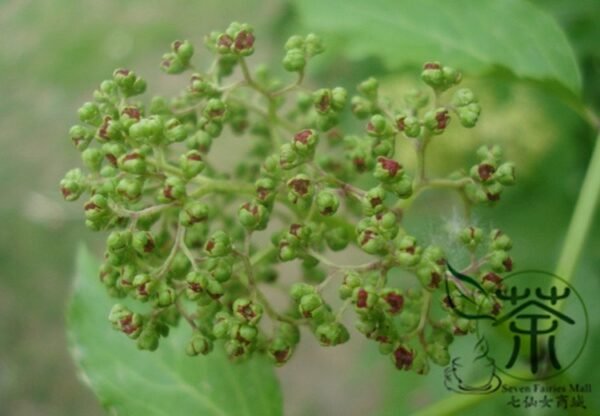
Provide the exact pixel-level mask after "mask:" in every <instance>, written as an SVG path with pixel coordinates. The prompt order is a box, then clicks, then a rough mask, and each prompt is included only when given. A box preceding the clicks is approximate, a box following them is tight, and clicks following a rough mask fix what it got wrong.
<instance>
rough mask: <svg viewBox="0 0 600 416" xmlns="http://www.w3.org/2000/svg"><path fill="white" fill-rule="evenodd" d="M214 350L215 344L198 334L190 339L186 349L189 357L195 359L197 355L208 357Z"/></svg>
mask: <svg viewBox="0 0 600 416" xmlns="http://www.w3.org/2000/svg"><path fill="white" fill-rule="evenodd" d="M212 349H213V342H212V341H211V340H210V338H207V337H205V336H204V335H201V334H196V335H194V336H193V337H192V339H190V342H189V343H188V344H187V346H186V347H185V352H186V354H187V355H189V356H191V357H194V356H196V355H200V354H202V355H207V354H208V353H210V352H211V351H212Z"/></svg>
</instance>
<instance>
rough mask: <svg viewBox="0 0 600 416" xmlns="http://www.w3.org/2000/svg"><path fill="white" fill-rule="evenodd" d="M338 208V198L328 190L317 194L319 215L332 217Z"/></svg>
mask: <svg viewBox="0 0 600 416" xmlns="http://www.w3.org/2000/svg"><path fill="white" fill-rule="evenodd" d="M339 206H340V200H339V198H338V196H337V195H336V194H335V193H334V192H332V191H329V190H324V191H321V192H319V193H318V194H317V209H318V210H319V212H320V213H321V215H325V216H327V215H333V214H335V213H336V212H337V210H338V208H339Z"/></svg>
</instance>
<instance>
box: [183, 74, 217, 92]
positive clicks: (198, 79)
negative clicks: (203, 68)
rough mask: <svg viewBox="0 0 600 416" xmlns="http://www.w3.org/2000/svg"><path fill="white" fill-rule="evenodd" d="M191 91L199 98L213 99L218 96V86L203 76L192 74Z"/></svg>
mask: <svg viewBox="0 0 600 416" xmlns="http://www.w3.org/2000/svg"><path fill="white" fill-rule="evenodd" d="M189 91H190V92H191V93H192V94H193V95H195V96H198V97H213V96H215V95H218V91H217V86H216V85H215V84H213V83H212V82H211V81H210V80H208V79H206V78H205V77H204V76H203V75H202V74H192V77H191V81H190V87H189Z"/></svg>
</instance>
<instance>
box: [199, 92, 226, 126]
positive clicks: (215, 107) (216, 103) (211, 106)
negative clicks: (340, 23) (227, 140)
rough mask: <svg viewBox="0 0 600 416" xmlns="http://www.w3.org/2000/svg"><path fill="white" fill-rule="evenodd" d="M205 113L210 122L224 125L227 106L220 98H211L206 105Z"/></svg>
mask: <svg viewBox="0 0 600 416" xmlns="http://www.w3.org/2000/svg"><path fill="white" fill-rule="evenodd" d="M203 113H204V116H205V117H207V118H208V119H209V120H211V121H213V122H217V123H222V122H223V121H225V117H226V115H227V105H226V104H225V103H224V102H223V101H221V100H220V99H219V98H211V99H210V100H208V102H207V103H206V107H204V111H203Z"/></svg>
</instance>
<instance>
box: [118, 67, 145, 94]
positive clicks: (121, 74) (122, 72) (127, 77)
mask: <svg viewBox="0 0 600 416" xmlns="http://www.w3.org/2000/svg"><path fill="white" fill-rule="evenodd" d="M113 81H114V83H115V84H116V85H117V88H119V90H120V91H121V93H122V94H123V95H124V96H126V97H132V96H134V95H139V94H142V93H143V92H144V91H146V81H144V80H143V79H142V78H140V77H138V76H137V75H136V74H135V73H134V72H133V71H130V70H129V69H124V68H120V69H116V70H115V71H114V72H113Z"/></svg>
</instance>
